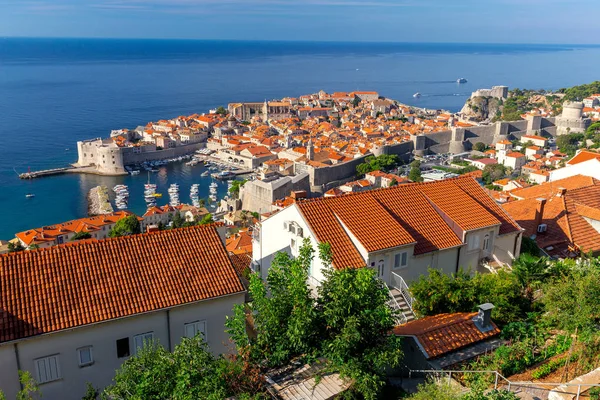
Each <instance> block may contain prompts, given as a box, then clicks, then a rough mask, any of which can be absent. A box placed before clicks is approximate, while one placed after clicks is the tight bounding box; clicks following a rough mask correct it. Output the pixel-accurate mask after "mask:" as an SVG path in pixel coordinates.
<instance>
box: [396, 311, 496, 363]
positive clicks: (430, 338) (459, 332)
mask: <svg viewBox="0 0 600 400" xmlns="http://www.w3.org/2000/svg"><path fill="white" fill-rule="evenodd" d="M476 315H477V313H454V314H439V315H434V316H430V317H425V318H421V319H417V320H414V321H410V322H408V323H406V324H404V325H400V326H397V327H395V328H394V334H396V335H401V336H415V337H416V338H417V340H418V341H419V343H420V344H421V346H422V347H423V349H424V350H425V352H426V353H427V358H428V359H432V358H436V357H439V356H442V355H444V354H447V353H450V352H452V351H455V350H458V349H461V348H463V347H466V346H470V345H472V344H475V343H477V342H480V341H482V340H486V339H489V338H491V337H494V336H497V335H499V334H500V329H498V327H497V326H496V325H495V324H494V323H493V322H492V323H491V324H492V326H493V329H491V330H489V331H487V332H481V331H480V330H479V328H477V326H476V325H475V323H474V322H473V317H475V316H476Z"/></svg>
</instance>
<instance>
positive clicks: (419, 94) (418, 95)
mask: <svg viewBox="0 0 600 400" xmlns="http://www.w3.org/2000/svg"><path fill="white" fill-rule="evenodd" d="M413 97H414V98H415V99H417V98H419V97H421V93H419V92H417V93H415V94H413Z"/></svg>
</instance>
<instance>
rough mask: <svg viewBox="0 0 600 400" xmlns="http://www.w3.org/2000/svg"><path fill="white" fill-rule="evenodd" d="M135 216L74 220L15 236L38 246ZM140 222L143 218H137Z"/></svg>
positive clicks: (123, 214) (118, 214)
mask: <svg viewBox="0 0 600 400" xmlns="http://www.w3.org/2000/svg"><path fill="white" fill-rule="evenodd" d="M130 215H133V213H131V212H129V211H117V212H114V213H112V214H105V215H98V216H95V217H86V218H80V219H74V220H71V221H67V222H62V223H60V224H54V225H48V226H43V227H41V228H33V229H29V230H27V231H23V232H19V233H17V234H16V235H15V236H16V237H17V238H19V239H20V240H21V241H23V243H25V245H27V246H29V245H31V244H38V243H44V242H53V241H55V240H56V239H57V237H58V236H63V235H64V236H66V235H68V234H70V233H75V232H93V231H98V230H100V228H102V227H103V226H107V225H111V224H114V223H116V222H117V221H118V220H120V219H122V218H125V217H128V216H130ZM137 218H138V220H139V221H143V218H141V217H137Z"/></svg>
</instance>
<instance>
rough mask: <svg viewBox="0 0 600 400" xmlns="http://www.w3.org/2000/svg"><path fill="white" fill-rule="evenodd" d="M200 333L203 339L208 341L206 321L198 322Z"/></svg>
mask: <svg viewBox="0 0 600 400" xmlns="http://www.w3.org/2000/svg"><path fill="white" fill-rule="evenodd" d="M198 331H199V332H201V333H202V337H203V338H204V340H206V321H200V322H198Z"/></svg>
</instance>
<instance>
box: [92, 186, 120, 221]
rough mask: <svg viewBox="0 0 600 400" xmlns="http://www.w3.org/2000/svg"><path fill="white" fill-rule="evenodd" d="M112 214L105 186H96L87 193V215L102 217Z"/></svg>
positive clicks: (112, 210)
mask: <svg viewBox="0 0 600 400" xmlns="http://www.w3.org/2000/svg"><path fill="white" fill-rule="evenodd" d="M112 212H114V209H113V206H112V204H111V203H110V197H109V195H108V188H107V187H106V186H96V187H93V188H91V189H90V191H89V193H88V215H90V216H93V215H102V214H110V213H112Z"/></svg>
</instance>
